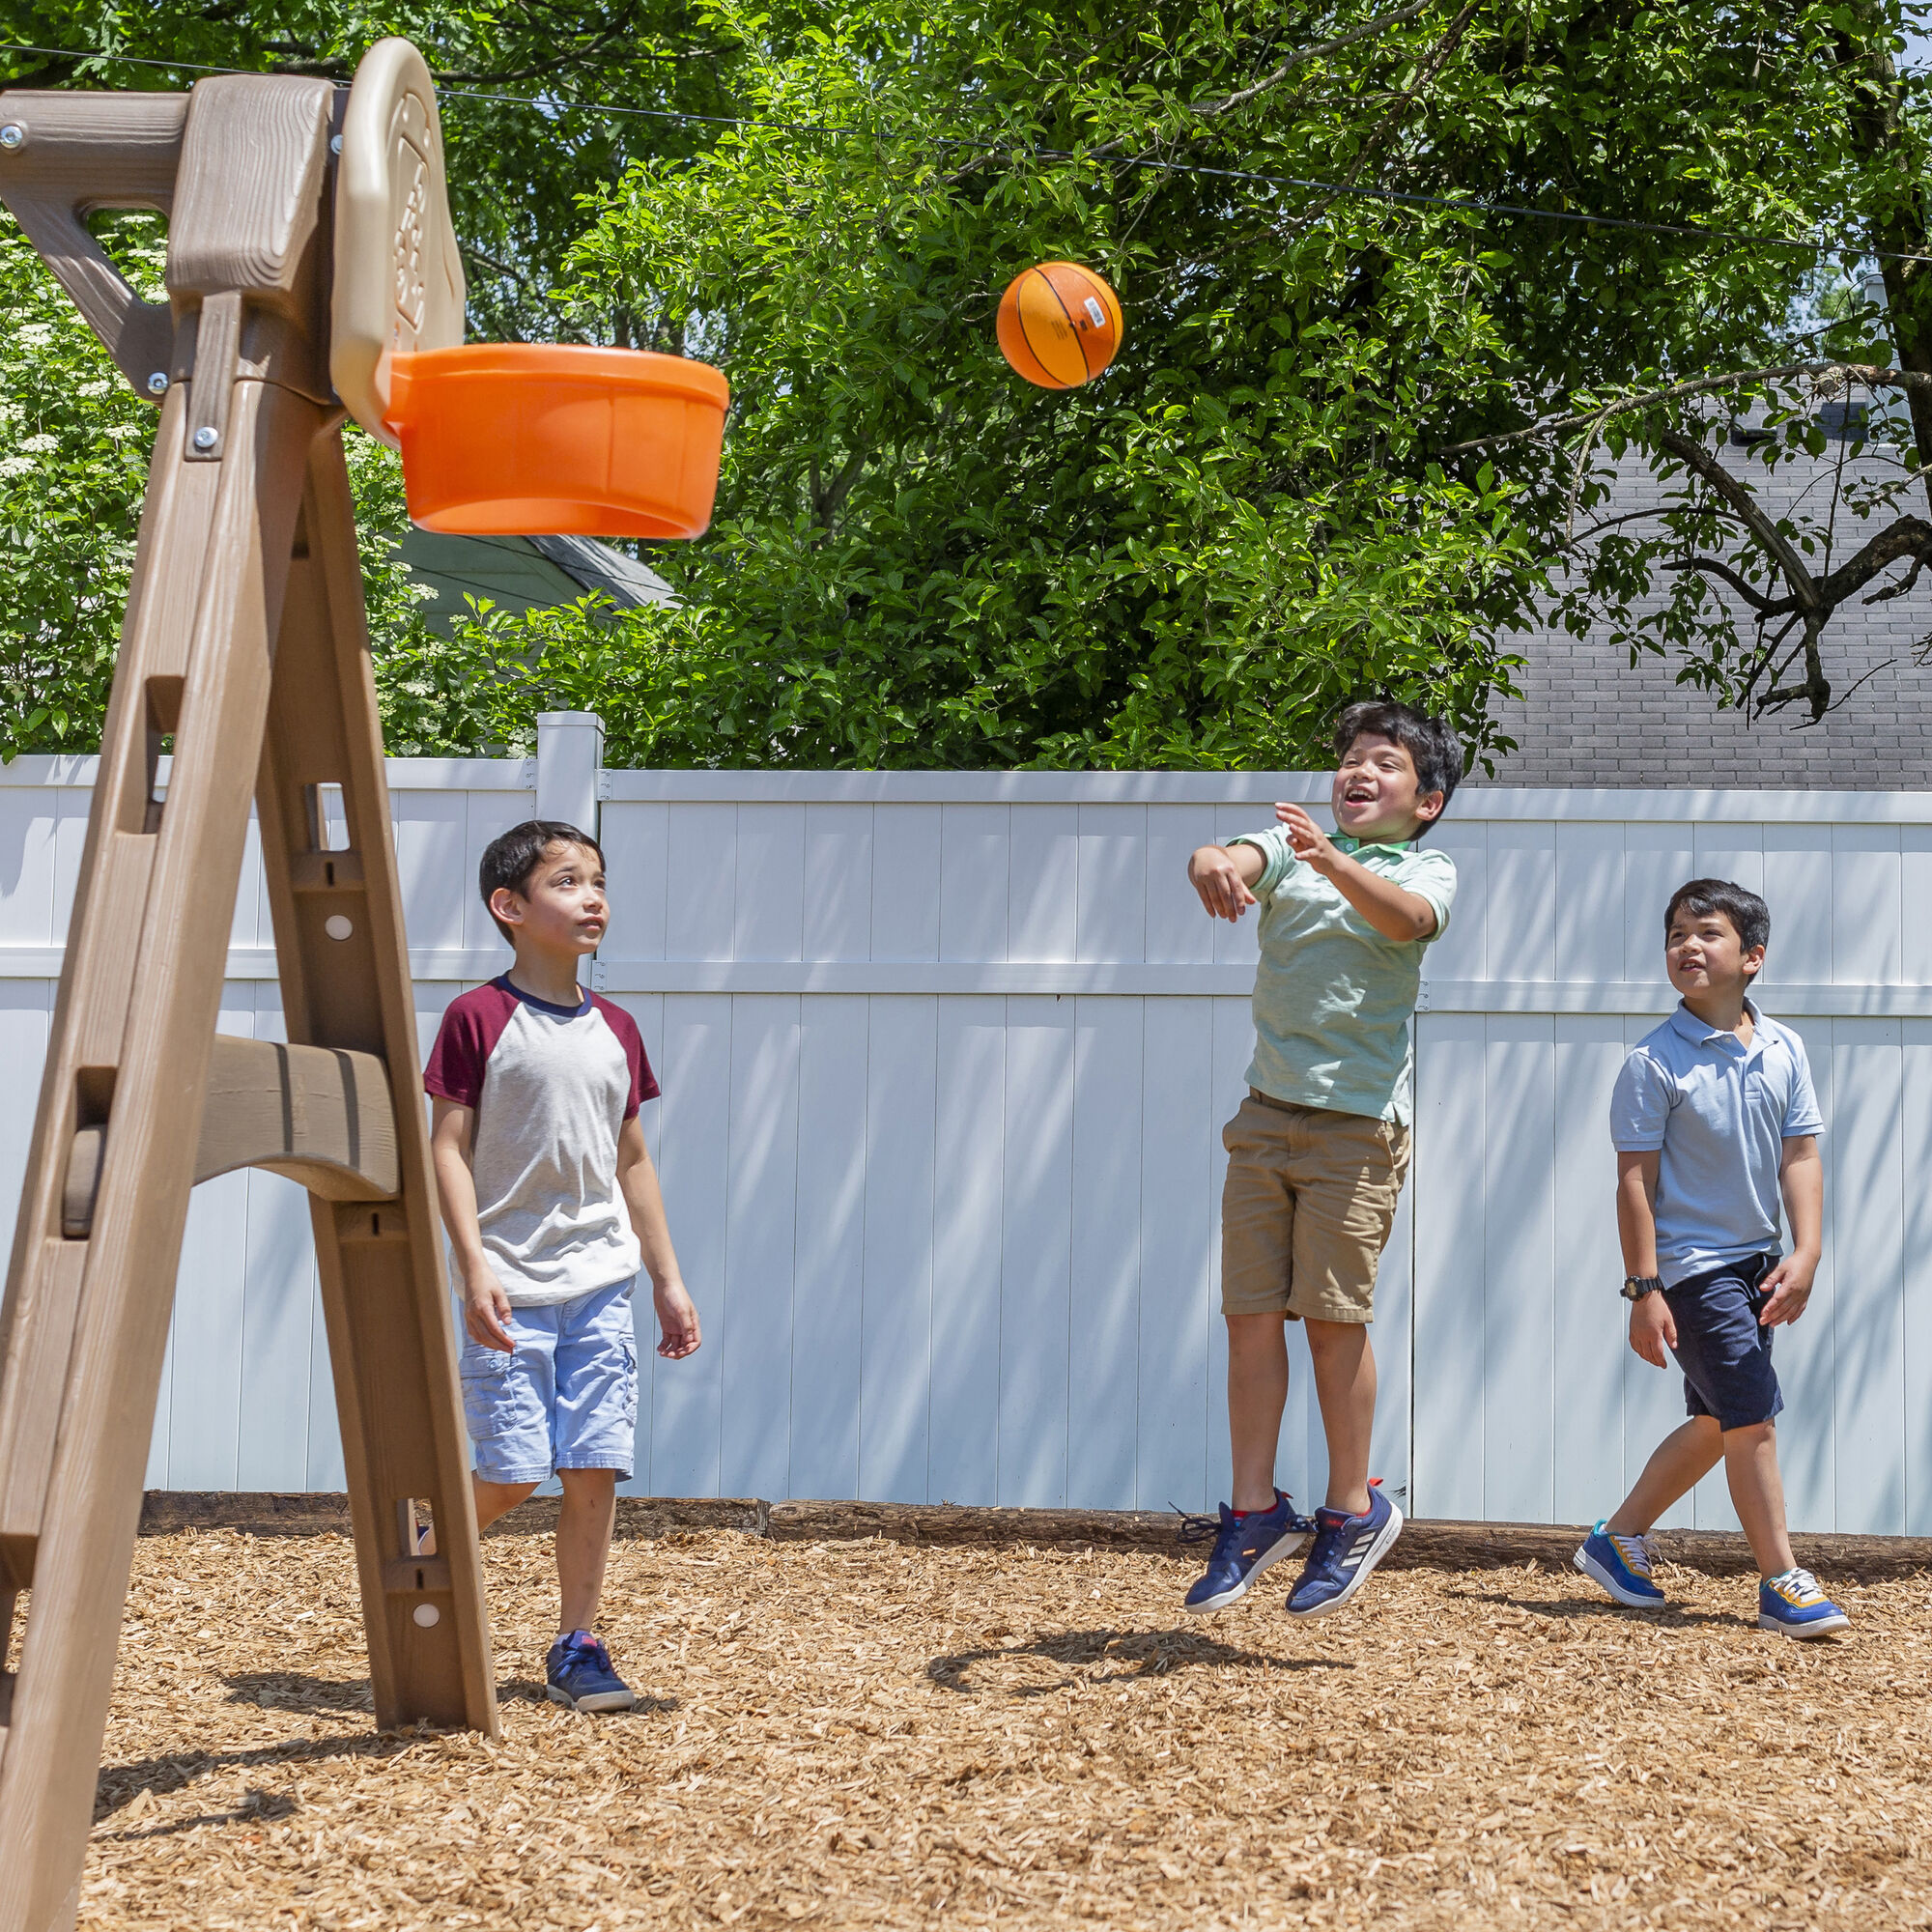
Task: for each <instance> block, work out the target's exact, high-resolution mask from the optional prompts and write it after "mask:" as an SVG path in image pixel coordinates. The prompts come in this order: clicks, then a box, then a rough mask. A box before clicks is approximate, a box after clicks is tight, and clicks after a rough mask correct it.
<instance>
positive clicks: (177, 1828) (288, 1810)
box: [107, 1784, 297, 1843]
mask: <svg viewBox="0 0 1932 1932" xmlns="http://www.w3.org/2000/svg"><path fill="white" fill-rule="evenodd" d="M296 1809H297V1805H296V1801H295V1800H294V1799H293V1798H291V1797H290V1796H289V1795H288V1793H287V1792H285V1791H263V1790H261V1789H260V1788H259V1787H257V1786H255V1785H252V1784H251V1785H250V1786H249V1787H248V1789H247V1791H246V1792H245V1793H244V1794H243V1795H242V1799H241V1804H238V1805H237V1806H236V1807H235V1808H234V1810H232V1811H203V1812H201V1813H200V1814H199V1815H198V1816H196V1817H193V1818H177V1819H176V1820H175V1821H174V1822H173V1823H172V1824H168V1825H146V1826H142V1827H140V1828H139V1829H137V1830H135V1831H131V1832H109V1833H107V1835H108V1837H110V1838H118V1839H120V1840H121V1841H122V1842H123V1843H133V1842H135V1841H137V1840H139V1839H142V1838H172V1837H176V1836H178V1835H179V1834H180V1833H183V1832H192V1831H193V1830H194V1829H195V1828H196V1827H197V1826H199V1825H255V1824H266V1823H268V1822H270V1820H273V1819H276V1818H289V1817H293V1816H294V1815H295V1812H296ZM109 1815H111V1814H109Z"/></svg>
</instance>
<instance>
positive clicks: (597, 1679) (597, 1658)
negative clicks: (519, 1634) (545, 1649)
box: [544, 1631, 638, 1711]
mask: <svg viewBox="0 0 1932 1932" xmlns="http://www.w3.org/2000/svg"><path fill="white" fill-rule="evenodd" d="M544 1675H545V1676H546V1677H547V1678H549V1680H550V1701H551V1702H552V1703H553V1704H562V1705H565V1706H567V1707H568V1708H569V1709H570V1710H573V1711H630V1710H635V1709H636V1708H637V1702H638V1693H637V1692H636V1691H635V1690H632V1689H631V1687H630V1686H629V1685H628V1684H626V1683H625V1682H624V1680H623V1679H622V1678H621V1677H619V1676H618V1675H617V1673H616V1672H615V1671H614V1670H612V1669H611V1653H610V1651H609V1650H607V1649H606V1648H605V1645H604V1639H603V1638H602V1637H597V1636H592V1635H591V1634H590V1633H589V1632H588V1631H572V1632H571V1634H569V1635H568V1636H560V1637H558V1638H557V1640H556V1641H555V1642H554V1644H552V1645H551V1647H550V1655H549V1656H548V1657H546V1658H545V1659H544Z"/></svg>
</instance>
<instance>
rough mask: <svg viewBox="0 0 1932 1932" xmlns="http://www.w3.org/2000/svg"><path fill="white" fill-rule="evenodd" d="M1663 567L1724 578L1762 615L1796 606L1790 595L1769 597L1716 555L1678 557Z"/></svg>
mask: <svg viewBox="0 0 1932 1932" xmlns="http://www.w3.org/2000/svg"><path fill="white" fill-rule="evenodd" d="M1663 567H1664V569H1665V570H1700V571H1702V572H1703V573H1704V575H1705V576H1706V577H1720V578H1722V579H1723V581H1724V582H1726V583H1728V584H1729V585H1730V586H1731V588H1732V589H1733V590H1735V591H1736V592H1737V593H1738V595H1739V596H1740V597H1742V598H1743V599H1744V600H1745V602H1746V603H1747V604H1748V605H1749V606H1750V607H1751V609H1752V610H1753V611H1756V612H1757V614H1758V615H1759V616H1760V617H1779V616H1782V615H1783V614H1784V612H1785V611H1790V610H1793V609H1794V608H1796V607H1795V602H1794V600H1793V599H1791V598H1789V597H1778V598H1772V597H1767V596H1766V595H1765V594H1764V592H1763V591H1761V590H1759V589H1757V588H1756V587H1755V586H1754V585H1752V584H1749V583H1747V582H1745V581H1744V579H1743V578H1742V577H1740V576H1739V575H1738V574H1737V572H1736V571H1734V570H1733V569H1732V568H1731V567H1730V565H1729V564H1727V563H1721V562H1719V560H1718V558H1716V557H1715V556H1686V557H1676V558H1672V559H1671V560H1669V561H1667V562H1666V563H1665V564H1664V566H1663Z"/></svg>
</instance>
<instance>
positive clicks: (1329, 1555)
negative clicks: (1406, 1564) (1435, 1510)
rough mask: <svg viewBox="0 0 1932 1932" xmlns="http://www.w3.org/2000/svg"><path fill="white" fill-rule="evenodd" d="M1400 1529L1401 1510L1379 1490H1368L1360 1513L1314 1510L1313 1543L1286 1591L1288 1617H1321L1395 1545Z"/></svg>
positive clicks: (1351, 1592) (1353, 1589)
mask: <svg viewBox="0 0 1932 1932" xmlns="http://www.w3.org/2000/svg"><path fill="white" fill-rule="evenodd" d="M1401 1534H1402V1512H1401V1511H1400V1510H1399V1509H1397V1508H1396V1506H1395V1505H1394V1504H1393V1503H1392V1502H1390V1501H1389V1499H1388V1498H1387V1497H1386V1496H1385V1495H1383V1494H1382V1492H1381V1491H1379V1490H1375V1489H1372V1490H1371V1491H1370V1492H1369V1506H1368V1509H1367V1510H1366V1511H1365V1512H1364V1513H1363V1514H1362V1515H1360V1516H1345V1515H1344V1514H1343V1513H1342V1511H1340V1510H1332V1509H1319V1510H1317V1511H1316V1512H1315V1548H1313V1549H1311V1550H1310V1551H1309V1552H1308V1562H1307V1564H1306V1565H1305V1566H1304V1567H1303V1569H1302V1572H1301V1580H1300V1582H1298V1583H1297V1584H1296V1585H1295V1586H1294V1588H1293V1590H1292V1591H1291V1592H1290V1593H1289V1599H1288V1613H1289V1615H1290V1616H1292V1617H1325V1616H1326V1615H1327V1614H1328V1613H1329V1612H1330V1611H1331V1610H1339V1609H1340V1608H1341V1607H1342V1605H1344V1604H1346V1603H1347V1602H1348V1601H1349V1600H1350V1598H1351V1597H1352V1596H1354V1594H1355V1593H1356V1591H1358V1590H1359V1589H1360V1588H1361V1587H1362V1585H1363V1584H1364V1583H1366V1582H1367V1581H1368V1580H1369V1573H1370V1572H1371V1571H1372V1570H1373V1569H1374V1568H1375V1567H1376V1565H1377V1564H1378V1563H1379V1562H1380V1561H1381V1560H1382V1558H1383V1557H1384V1556H1386V1555H1387V1554H1388V1553H1389V1551H1390V1549H1392V1548H1394V1547H1395V1540H1396V1538H1397V1537H1398V1536H1400V1535H1401Z"/></svg>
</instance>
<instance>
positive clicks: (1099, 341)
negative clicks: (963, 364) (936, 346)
mask: <svg viewBox="0 0 1932 1932" xmlns="http://www.w3.org/2000/svg"><path fill="white" fill-rule="evenodd" d="M999 330H1000V354H1001V355H1004V356H1005V357H1006V358H1007V360H1008V361H1009V362H1010V363H1011V364H1012V365H1013V367H1014V368H1015V369H1016V370H1017V371H1018V372H1019V373H1020V374H1021V375H1022V376H1024V377H1025V378H1026V379H1027V381H1028V382H1029V383H1037V384H1038V385H1039V386H1040V387H1041V388H1042V389H1077V388H1078V387H1079V386H1080V384H1082V383H1091V382H1092V381H1093V380H1094V377H1095V376H1097V375H1098V374H1099V373H1100V371H1101V370H1102V369H1104V368H1105V367H1106V366H1107V364H1108V363H1109V362H1111V361H1112V360H1113V359H1114V356H1115V355H1116V354H1117V353H1118V352H1119V350H1120V347H1121V336H1122V333H1123V326H1122V321H1121V302H1120V298H1119V297H1118V296H1116V295H1115V294H1114V292H1113V290H1112V289H1110V288H1109V287H1108V286H1107V285H1106V283H1105V282H1103V281H1102V280H1101V279H1100V277H1099V276H1098V275H1096V274H1095V273H1094V270H1092V269H1083V268H1082V267H1081V266H1080V264H1079V263H1078V262H1042V263H1041V264H1040V265H1039V266H1038V268H1037V269H1028V270H1026V271H1025V272H1024V273H1023V274H1019V275H1015V276H1014V277H1013V279H1012V281H1011V282H1010V283H1009V285H1008V288H1007V292H1006V294H1005V295H1003V296H1002V297H1001V298H1000V324H999Z"/></svg>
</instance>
